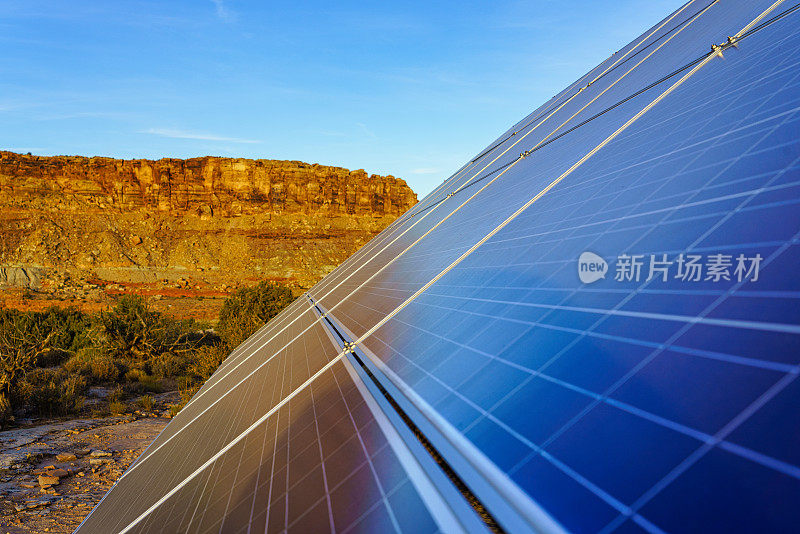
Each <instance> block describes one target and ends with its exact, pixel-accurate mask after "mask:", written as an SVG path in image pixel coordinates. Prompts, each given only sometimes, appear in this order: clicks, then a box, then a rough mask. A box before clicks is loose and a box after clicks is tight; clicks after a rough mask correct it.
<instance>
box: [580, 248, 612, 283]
mask: <svg viewBox="0 0 800 534" xmlns="http://www.w3.org/2000/svg"><path fill="white" fill-rule="evenodd" d="M607 272H608V263H606V260H604V259H603V258H601V257H600V256H598V255H597V254H595V253H594V252H584V253H582V254H581V255H580V257H579V258H578V278H580V279H581V282H583V283H584V284H591V283H592V282H597V281H598V280H600V279H601V278H605V277H606V273H607Z"/></svg>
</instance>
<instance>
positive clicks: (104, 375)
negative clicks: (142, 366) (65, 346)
mask: <svg viewBox="0 0 800 534" xmlns="http://www.w3.org/2000/svg"><path fill="white" fill-rule="evenodd" d="M89 372H90V373H91V375H92V378H94V379H95V380H96V381H97V382H116V380H117V379H118V378H119V375H120V368H119V367H118V366H117V364H116V362H115V361H114V360H113V359H112V358H111V357H109V356H105V355H103V356H97V357H94V358H92V359H91V360H90V361H89Z"/></svg>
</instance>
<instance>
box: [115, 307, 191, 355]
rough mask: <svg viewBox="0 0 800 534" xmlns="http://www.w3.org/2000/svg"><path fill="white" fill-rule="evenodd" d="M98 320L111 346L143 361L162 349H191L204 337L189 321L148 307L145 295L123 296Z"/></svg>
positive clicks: (187, 350)
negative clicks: (197, 332)
mask: <svg viewBox="0 0 800 534" xmlns="http://www.w3.org/2000/svg"><path fill="white" fill-rule="evenodd" d="M100 320H101V322H102V325H103V328H104V330H105V335H106V338H107V339H108V342H109V344H110V349H111V351H112V352H114V353H115V354H116V355H118V356H119V357H121V358H129V359H133V360H136V361H140V362H143V361H146V360H148V359H150V358H152V357H153V356H158V355H160V354H163V353H165V352H173V353H175V354H183V353H187V352H191V351H192V350H194V349H195V348H197V347H198V346H199V345H201V344H202V343H203V342H204V341H205V337H204V336H203V335H200V336H197V335H193V334H194V330H195V329H194V323H193V322H192V321H178V320H176V319H172V318H170V317H165V316H163V315H161V313H159V312H157V311H154V310H152V309H150V307H149V306H148V305H147V302H146V301H145V299H144V298H142V297H140V296H134V295H128V296H124V297H122V298H121V299H120V300H119V301H118V302H117V305H116V306H114V308H113V309H112V310H111V311H109V312H102V313H101V314H100Z"/></svg>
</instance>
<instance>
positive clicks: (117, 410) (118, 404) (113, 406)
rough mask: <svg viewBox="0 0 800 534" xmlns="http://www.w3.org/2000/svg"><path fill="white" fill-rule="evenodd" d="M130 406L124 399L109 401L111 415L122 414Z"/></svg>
mask: <svg viewBox="0 0 800 534" xmlns="http://www.w3.org/2000/svg"><path fill="white" fill-rule="evenodd" d="M127 409H128V407H127V406H126V405H125V403H124V402H122V401H116V400H115V401H111V402H109V403H108V411H109V412H111V415H122V414H124V413H125V411H126V410H127Z"/></svg>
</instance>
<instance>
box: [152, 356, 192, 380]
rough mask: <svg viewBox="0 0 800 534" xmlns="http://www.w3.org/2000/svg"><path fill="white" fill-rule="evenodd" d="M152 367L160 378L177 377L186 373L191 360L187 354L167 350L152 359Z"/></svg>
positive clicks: (154, 373) (155, 374)
mask: <svg viewBox="0 0 800 534" xmlns="http://www.w3.org/2000/svg"><path fill="white" fill-rule="evenodd" d="M149 364H150V369H152V372H153V375H154V376H156V377H159V378H175V377H177V376H181V375H184V374H186V370H187V369H188V367H189V360H188V358H187V356H186V355H178V354H175V353H172V352H165V353H163V354H159V355H158V356H154V357H152V358H151V359H150V362H149Z"/></svg>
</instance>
